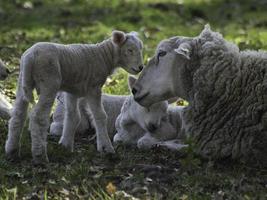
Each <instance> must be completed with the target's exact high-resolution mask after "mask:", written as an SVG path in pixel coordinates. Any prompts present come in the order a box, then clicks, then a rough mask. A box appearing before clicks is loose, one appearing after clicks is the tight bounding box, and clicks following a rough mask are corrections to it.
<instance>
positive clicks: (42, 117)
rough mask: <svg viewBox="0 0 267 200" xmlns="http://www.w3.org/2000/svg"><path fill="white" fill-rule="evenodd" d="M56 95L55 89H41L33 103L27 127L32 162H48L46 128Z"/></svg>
mask: <svg viewBox="0 0 267 200" xmlns="http://www.w3.org/2000/svg"><path fill="white" fill-rule="evenodd" d="M55 97H56V91H55V90H53V91H47V90H44V91H42V89H41V94H40V96H39V101H38V103H37V104H36V105H35V107H34V109H33V111H32V113H31V116H30V124H29V128H30V131H31V139H32V156H33V163H34V164H43V163H45V162H48V157H47V142H46V139H47V130H48V127H49V114H50V112H51V108H52V105H53V102H54V100H55Z"/></svg>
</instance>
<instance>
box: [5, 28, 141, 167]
mask: <svg viewBox="0 0 267 200" xmlns="http://www.w3.org/2000/svg"><path fill="white" fill-rule="evenodd" d="M142 47H143V45H142V41H141V40H140V39H139V38H138V37H137V36H136V34H134V33H128V34H125V33H124V32H121V31H114V32H113V33H112V38H110V39H107V40H104V41H103V42H101V43H98V44H70V45H62V44H55V43H37V44H35V45H33V46H32V47H31V48H29V49H28V50H27V51H26V52H25V53H24V54H23V55H22V58H21V65H20V70H21V71H20V75H19V81H18V89H17V94H16V97H17V98H16V101H15V105H14V111H13V113H12V117H11V119H10V123H9V131H8V139H7V141H6V145H5V151H6V155H7V158H11V159H16V157H17V155H18V153H19V143H20V142H19V140H20V134H21V132H22V128H23V124H24V121H25V118H26V114H27V108H28V104H29V102H33V101H34V98H33V93H32V92H33V89H36V91H37V94H38V96H39V100H38V102H37V104H36V105H35V107H34V109H33V111H32V113H31V116H30V124H29V129H30V131H31V141H32V156H33V164H42V163H45V162H48V158H47V150H46V138H47V129H48V127H49V114H50V111H51V107H52V105H53V102H54V99H55V97H56V94H57V92H58V91H66V92H67V95H66V112H65V117H64V120H65V121H64V128H63V135H62V137H61V139H60V144H62V145H63V146H64V147H66V148H68V149H70V150H71V151H72V150H73V142H71V141H73V139H72V138H73V137H74V133H75V129H76V127H77V125H78V124H79V112H78V106H77V102H78V99H79V98H80V97H85V98H87V100H88V103H89V105H90V110H91V112H92V114H93V116H94V123H95V127H96V134H97V150H98V151H100V152H111V153H114V148H113V146H112V144H111V141H110V139H109V137H108V133H107V127H106V124H107V120H106V113H105V111H104V109H103V106H102V103H101V88H102V86H103V84H104V83H105V81H106V78H107V77H108V76H109V75H110V74H111V73H112V72H113V71H114V69H115V68H117V67H122V68H123V69H125V70H126V71H127V72H129V73H131V74H137V73H139V72H140V71H141V70H142V68H143V58H142Z"/></svg>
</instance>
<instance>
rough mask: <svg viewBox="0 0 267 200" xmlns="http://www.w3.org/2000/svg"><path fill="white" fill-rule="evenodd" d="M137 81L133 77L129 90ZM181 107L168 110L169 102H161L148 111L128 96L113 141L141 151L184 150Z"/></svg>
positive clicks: (117, 122) (172, 107)
mask: <svg viewBox="0 0 267 200" xmlns="http://www.w3.org/2000/svg"><path fill="white" fill-rule="evenodd" d="M135 81H136V79H135V78H134V77H130V79H129V87H130V89H132V87H133V85H134V83H135ZM182 109H183V107H181V106H168V102H167V101H161V102H158V103H155V104H153V105H151V106H150V107H149V108H146V107H143V106H140V105H139V104H138V103H137V102H136V101H135V100H134V98H133V96H132V95H131V96H128V97H127V98H126V100H125V102H124V104H123V106H122V109H121V113H120V115H119V116H118V118H117V120H116V130H117V133H116V135H115V136H114V138H113V141H114V142H115V143H118V142H122V143H124V144H134V145H136V144H137V146H138V148H143V149H147V148H151V147H152V146H155V145H160V146H166V147H168V148H171V149H176V150H178V149H181V148H183V147H186V145H183V144H179V143H177V139H178V138H179V137H181V135H180V134H179V132H180V129H181V118H180V112H181V110H182Z"/></svg>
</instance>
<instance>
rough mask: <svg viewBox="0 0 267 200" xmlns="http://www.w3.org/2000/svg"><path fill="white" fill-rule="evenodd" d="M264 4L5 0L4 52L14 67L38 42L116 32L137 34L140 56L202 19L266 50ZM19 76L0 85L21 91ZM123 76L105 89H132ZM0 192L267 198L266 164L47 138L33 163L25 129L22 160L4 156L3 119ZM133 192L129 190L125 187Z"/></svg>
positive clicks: (243, 0)
mask: <svg viewBox="0 0 267 200" xmlns="http://www.w3.org/2000/svg"><path fill="white" fill-rule="evenodd" d="M266 9H267V4H266V3H265V1H264V0H234V1H223V0H213V1H211V0H186V1H185V0H166V1H159V0H136V1H134V0H90V1H89V0H87V1H86V0H62V1H59V0H57V1H52V0H44V1H41V0H2V1H1V4H0V24H1V26H0V57H1V58H2V59H3V60H4V61H5V62H6V63H7V64H8V67H9V68H10V69H12V70H17V69H18V66H19V59H20V55H21V54H22V53H23V52H24V51H25V50H26V49H27V48H29V47H30V46H31V45H33V44H34V43H35V42H38V41H53V42H60V43H91V42H98V41H101V40H103V39H104V38H107V37H109V35H110V33H111V31H112V30H114V29H119V30H124V31H133V30H134V31H137V32H139V34H140V37H141V38H142V39H143V41H144V44H145V52H144V58H145V60H147V59H148V58H149V57H151V56H153V53H154V49H155V47H156V45H157V44H158V42H159V41H160V40H162V39H164V38H167V37H171V36H174V35H186V36H196V35H198V34H199V32H200V31H201V29H202V28H203V26H204V24H206V23H210V24H211V26H212V28H213V29H214V30H217V31H220V32H221V33H223V35H224V36H225V38H226V39H228V40H230V41H232V42H235V43H236V44H237V45H239V47H240V49H247V48H251V49H263V50H264V49H265V50H267V22H266V19H267V13H266ZM17 75H18V73H17V72H16V73H14V74H13V75H12V76H11V77H10V78H8V79H7V80H6V81H4V82H2V83H1V85H0V88H1V89H2V92H3V93H5V94H6V95H7V96H8V97H9V98H10V100H11V101H12V100H14V98H15V87H16V79H17ZM126 82H127V74H126V73H125V72H123V71H122V70H118V71H117V72H116V73H115V74H114V75H113V76H112V77H111V78H110V79H108V81H107V83H106V85H105V87H104V88H103V90H104V91H105V92H107V93H111V94H128V93H129V91H128V88H127V84H126ZM0 131H1V134H0V199H1V200H2V199H67V198H68V199H127V198H128V199H133V196H134V197H138V198H141V199H182V200H186V199H247V200H249V199H266V198H267V177H266V176H267V175H266V174H267V173H266V169H253V168H249V167H247V166H244V165H242V164H240V163H239V164H238V163H232V162H230V161H222V162H219V163H214V162H212V161H203V160H201V159H200V158H198V157H197V156H195V155H194V154H193V153H192V151H191V150H189V151H188V152H183V153H181V152H180V153H178V152H177V153H173V152H169V151H168V150H165V149H157V148H155V149H152V150H150V151H145V152H144V151H141V150H138V149H136V148H129V147H125V146H118V147H117V148H116V151H117V154H116V155H115V156H110V155H107V156H103V155H100V154H98V153H97V152H96V150H95V144H94V143H93V142H90V141H88V139H87V137H81V138H80V139H78V140H77V141H76V148H75V151H74V153H72V154H70V153H67V152H65V151H64V150H63V149H61V148H59V147H58V145H57V140H58V139H55V138H49V141H48V154H49V158H50V163H49V164H48V166H47V167H46V168H35V167H32V165H31V153H30V146H29V143H30V139H29V132H28V131H27V130H25V131H24V134H23V137H22V152H21V156H22V158H21V161H19V162H17V163H9V162H7V161H6V160H5V158H4V141H5V140H6V135H7V122H5V121H1V123H0ZM124 192H126V193H128V194H131V195H132V196H128V197H127V195H128V194H126V193H124Z"/></svg>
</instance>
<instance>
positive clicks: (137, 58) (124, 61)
mask: <svg viewBox="0 0 267 200" xmlns="http://www.w3.org/2000/svg"><path fill="white" fill-rule="evenodd" d="M112 41H113V43H114V44H115V45H117V46H118V47H119V51H120V52H119V61H118V62H119V65H121V67H122V68H123V69H125V70H126V71H127V72H129V73H130V74H138V73H139V72H140V71H142V69H143V66H144V64H143V54H142V50H143V43H142V41H141V40H140V39H139V38H138V36H137V33H136V32H131V33H124V32H122V31H113V32H112Z"/></svg>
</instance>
